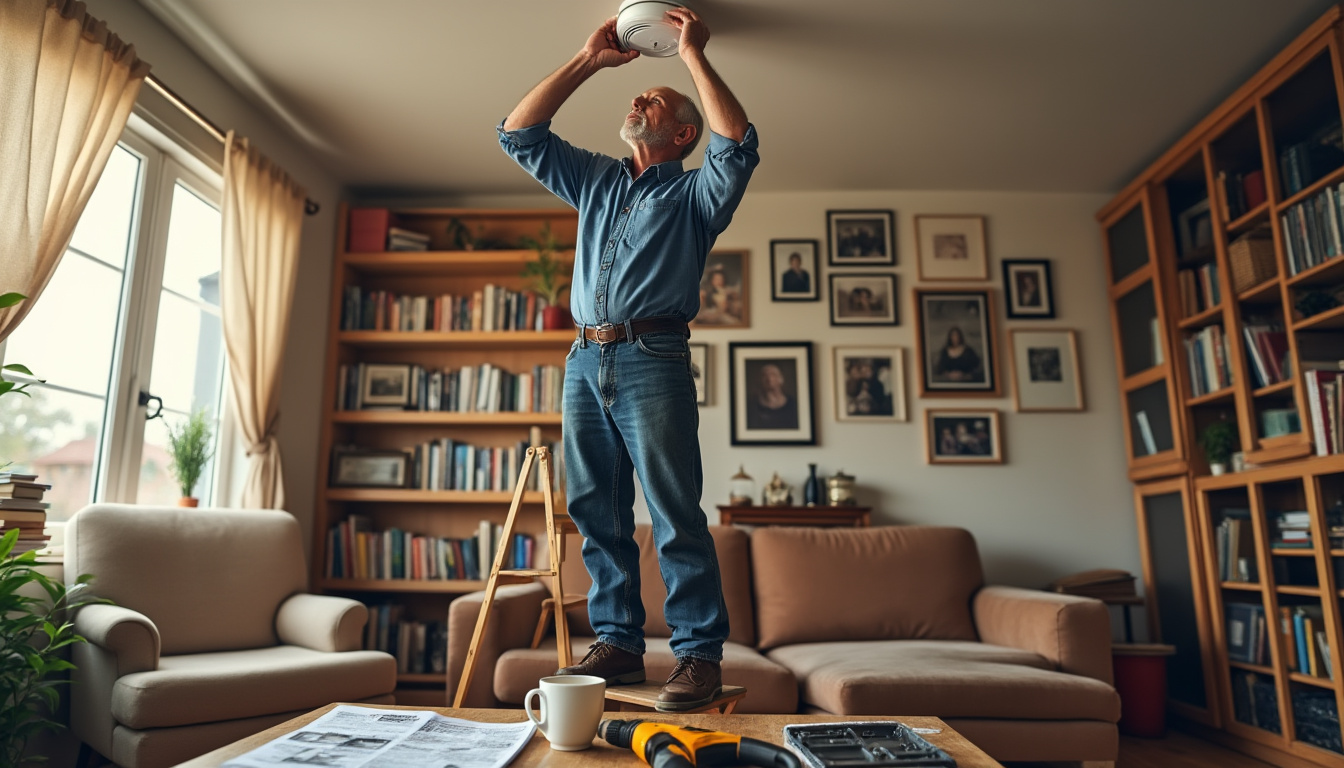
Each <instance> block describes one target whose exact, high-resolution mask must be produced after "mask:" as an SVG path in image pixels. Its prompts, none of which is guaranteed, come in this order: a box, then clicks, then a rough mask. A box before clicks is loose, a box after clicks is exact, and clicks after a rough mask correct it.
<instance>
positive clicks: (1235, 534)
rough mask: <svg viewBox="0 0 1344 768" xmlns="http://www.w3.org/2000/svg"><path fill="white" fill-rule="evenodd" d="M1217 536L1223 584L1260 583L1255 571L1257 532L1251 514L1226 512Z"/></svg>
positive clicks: (1243, 511)
mask: <svg viewBox="0 0 1344 768" xmlns="http://www.w3.org/2000/svg"><path fill="white" fill-rule="evenodd" d="M1222 516H1223V520H1222V522H1220V523H1219V524H1218V529H1217V531H1216V532H1215V539H1216V542H1215V543H1216V546H1217V551H1218V574H1219V578H1220V579H1222V580H1223V581H1235V582H1249V583H1254V582H1256V581H1258V580H1259V579H1258V578H1257V574H1256V567H1255V531H1254V528H1253V527H1252V525H1251V510H1249V509H1224V510H1223V511H1222Z"/></svg>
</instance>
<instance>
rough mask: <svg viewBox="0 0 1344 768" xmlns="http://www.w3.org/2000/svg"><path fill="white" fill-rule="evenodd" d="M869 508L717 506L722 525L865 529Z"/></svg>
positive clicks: (867, 522)
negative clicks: (849, 527)
mask: <svg viewBox="0 0 1344 768" xmlns="http://www.w3.org/2000/svg"><path fill="white" fill-rule="evenodd" d="M870 512H872V507H850V506H842V507H831V506H822V505H821V504H818V505H817V506H815V507H766V506H760V507H757V506H750V507H731V506H727V505H723V504H720V505H719V522H720V523H721V524H723V525H733V524H738V525H813V526H851V527H854V528H866V527H867V526H868V525H869V523H870V520H869V517H868V513H870Z"/></svg>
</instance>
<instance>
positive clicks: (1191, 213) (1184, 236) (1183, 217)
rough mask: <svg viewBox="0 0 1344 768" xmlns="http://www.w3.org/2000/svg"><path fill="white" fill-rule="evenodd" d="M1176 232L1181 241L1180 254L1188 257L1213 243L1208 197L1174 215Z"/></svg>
mask: <svg viewBox="0 0 1344 768" xmlns="http://www.w3.org/2000/svg"><path fill="white" fill-rule="evenodd" d="M1176 229H1177V230H1179V231H1178V232H1177V233H1176V234H1177V236H1178V237H1179V238H1180V241H1181V256H1184V257H1187V258H1189V257H1190V256H1193V255H1194V253H1195V252H1196V251H1198V250H1200V249H1203V248H1208V247H1210V246H1212V245H1213V219H1212V218H1211V214H1210V213H1209V199H1208V198H1207V197H1206V198H1204V199H1203V200H1201V201H1199V202H1198V203H1195V204H1194V205H1192V206H1190V207H1189V208H1186V209H1185V210H1184V211H1181V212H1180V214H1179V215H1177V216H1176Z"/></svg>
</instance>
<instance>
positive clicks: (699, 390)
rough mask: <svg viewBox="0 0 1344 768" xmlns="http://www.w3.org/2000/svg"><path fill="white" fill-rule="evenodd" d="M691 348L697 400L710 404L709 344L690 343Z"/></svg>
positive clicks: (699, 403) (700, 402)
mask: <svg viewBox="0 0 1344 768" xmlns="http://www.w3.org/2000/svg"><path fill="white" fill-rule="evenodd" d="M687 346H688V347H690V350H691V380H692V381H694V382H695V402H696V403H697V404H698V405H709V345H708V344H688V345H687Z"/></svg>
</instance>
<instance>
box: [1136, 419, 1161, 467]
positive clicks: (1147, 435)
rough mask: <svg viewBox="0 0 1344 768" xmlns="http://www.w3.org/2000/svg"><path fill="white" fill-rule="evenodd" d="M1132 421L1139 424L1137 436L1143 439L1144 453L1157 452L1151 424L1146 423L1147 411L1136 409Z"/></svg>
mask: <svg viewBox="0 0 1344 768" xmlns="http://www.w3.org/2000/svg"><path fill="white" fill-rule="evenodd" d="M1134 421H1136V422H1137V423H1138V425H1139V436H1140V437H1141V438H1142V440H1143V449H1144V451H1145V452H1146V453H1145V454H1144V455H1146V456H1152V455H1153V454H1155V453H1157V442H1156V441H1155V440H1154V439H1153V429H1152V425H1150V424H1149V423H1148V412H1147V411H1138V412H1136V413H1135V414H1134Z"/></svg>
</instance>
